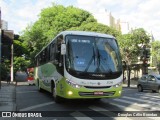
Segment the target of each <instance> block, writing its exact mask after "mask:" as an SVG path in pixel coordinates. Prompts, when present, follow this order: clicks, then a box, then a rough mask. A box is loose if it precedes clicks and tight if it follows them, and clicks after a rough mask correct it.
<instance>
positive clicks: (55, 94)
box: [52, 87, 63, 103]
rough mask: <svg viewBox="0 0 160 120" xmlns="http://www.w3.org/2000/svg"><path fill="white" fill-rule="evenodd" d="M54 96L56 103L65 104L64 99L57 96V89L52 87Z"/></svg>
mask: <svg viewBox="0 0 160 120" xmlns="http://www.w3.org/2000/svg"><path fill="white" fill-rule="evenodd" d="M52 96H53V99H54V101H55V102H56V103H62V102H63V98H61V97H60V96H58V95H57V93H56V88H55V87H52Z"/></svg>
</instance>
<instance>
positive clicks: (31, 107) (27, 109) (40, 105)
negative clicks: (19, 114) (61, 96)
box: [19, 102, 55, 111]
mask: <svg viewBox="0 0 160 120" xmlns="http://www.w3.org/2000/svg"><path fill="white" fill-rule="evenodd" d="M54 103H55V102H48V103H43V104H39V105H33V106H30V107H27V108H23V109H20V110H19V111H29V110H32V109H35V108H39V107H44V106H47V105H51V104H54Z"/></svg>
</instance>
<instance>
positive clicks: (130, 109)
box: [109, 103, 141, 111]
mask: <svg viewBox="0 0 160 120" xmlns="http://www.w3.org/2000/svg"><path fill="white" fill-rule="evenodd" d="M109 104H111V105H114V106H117V107H119V108H121V109H123V111H141V110H138V109H134V108H131V106H129V107H126V106H124V105H119V104H116V103H109Z"/></svg>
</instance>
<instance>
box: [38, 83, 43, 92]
mask: <svg viewBox="0 0 160 120" xmlns="http://www.w3.org/2000/svg"><path fill="white" fill-rule="evenodd" d="M37 86H38V91H39V92H42V88H41V86H40V83H39V80H37Z"/></svg>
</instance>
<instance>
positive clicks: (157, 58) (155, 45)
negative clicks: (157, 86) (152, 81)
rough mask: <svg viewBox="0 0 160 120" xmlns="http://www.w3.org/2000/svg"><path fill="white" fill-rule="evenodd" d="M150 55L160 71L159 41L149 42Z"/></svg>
mask: <svg viewBox="0 0 160 120" xmlns="http://www.w3.org/2000/svg"><path fill="white" fill-rule="evenodd" d="M151 48H152V51H151V55H152V58H153V59H152V60H153V65H154V66H156V67H157V70H158V71H159V73H160V41H154V42H152V43H151Z"/></svg>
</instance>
